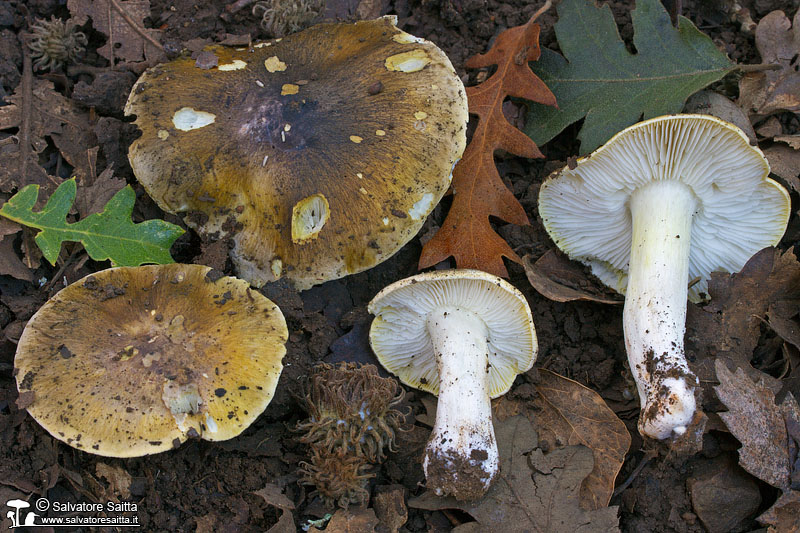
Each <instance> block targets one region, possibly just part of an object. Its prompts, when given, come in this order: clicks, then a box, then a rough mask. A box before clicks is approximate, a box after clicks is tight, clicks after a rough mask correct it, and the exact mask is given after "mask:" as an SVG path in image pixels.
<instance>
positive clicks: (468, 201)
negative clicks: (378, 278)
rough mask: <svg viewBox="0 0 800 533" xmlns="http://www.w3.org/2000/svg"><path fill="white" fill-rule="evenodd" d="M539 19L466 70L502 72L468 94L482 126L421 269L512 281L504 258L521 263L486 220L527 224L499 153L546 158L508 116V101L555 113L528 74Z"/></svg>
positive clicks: (456, 175) (502, 38) (508, 34)
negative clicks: (448, 267) (440, 267)
mask: <svg viewBox="0 0 800 533" xmlns="http://www.w3.org/2000/svg"><path fill="white" fill-rule="evenodd" d="M537 15H538V13H537V14H534V16H533V17H531V19H530V20H529V21H528V22H527V23H526V24H523V25H522V26H516V27H513V28H510V29H507V30H505V31H503V32H502V33H501V34H500V35H498V36H497V39H496V40H495V43H494V45H493V46H492V48H491V49H490V50H489V51H488V52H487V53H486V54H480V55H476V56H473V57H471V58H469V59H468V60H467V62H466V66H467V67H468V68H481V67H490V66H492V65H497V70H496V71H495V72H494V74H492V75H491V76H490V77H489V78H488V79H487V80H486V81H484V82H483V83H481V84H480V85H477V86H475V87H467V89H466V91H467V99H468V100H469V112H470V113H471V114H474V115H478V126H477V127H476V128H475V133H474V134H473V135H472V140H471V141H470V143H469V145H467V148H466V150H465V151H464V155H463V157H462V158H461V160H460V161H459V162H458V163H457V164H456V166H455V168H454V169H453V182H452V184H453V204H452V206H451V207H450V211H449V212H448V213H447V218H446V219H445V221H444V223H443V224H442V227H441V228H440V229H439V231H437V232H436V234H435V235H434V236H433V238H432V239H431V240H429V241H428V242H427V243H425V245H424V246H423V247H422V255H421V256H420V259H419V268H426V267H429V266H433V265H435V264H437V263H439V262H441V261H443V260H445V259H447V258H448V257H450V256H453V257H455V260H456V264H457V265H458V267H459V268H477V269H480V270H484V271H486V272H490V273H492V274H496V275H498V276H505V277H507V276H508V271H507V270H506V267H505V265H504V264H503V257H507V258H509V259H511V260H513V261H516V262H519V261H520V259H519V257H518V256H517V254H516V253H514V251H513V250H512V249H511V247H510V246H509V245H508V243H506V242H505V241H504V240H503V239H502V238H501V237H500V236H499V235H498V234H497V233H495V231H494V230H493V229H492V225H491V224H490V223H489V217H497V218H499V219H502V220H505V221H506V222H511V223H512V224H519V225H526V224H528V217H527V215H526V214H525V209H523V207H522V205H521V204H520V203H519V201H518V200H517V199H516V198H515V197H514V195H513V194H512V192H511V191H510V190H508V189H507V188H506V186H505V184H503V181H502V179H500V174H499V173H498V171H497V167H496V166H495V163H494V153H495V152H496V151H498V150H505V151H507V152H510V153H512V154H515V155H518V156H522V157H543V156H542V153H541V152H540V151H539V148H538V147H537V146H536V144H534V142H533V141H531V140H530V139H529V138H528V137H526V136H525V135H524V134H523V133H522V132H521V131H519V130H518V129H516V128H514V127H513V126H512V125H511V124H510V123H509V122H508V120H507V119H506V118H505V116H504V115H503V101H504V100H505V99H506V98H507V97H509V96H510V97H515V98H525V99H526V100H530V101H534V102H539V103H541V104H544V105H549V106H554V105H556V101H555V97H554V96H553V94H552V93H551V92H550V90H549V89H548V88H547V86H545V84H544V83H542V81H541V80H540V79H539V78H537V77H536V76H535V75H534V74H533V72H531V69H530V67H529V66H528V61H536V60H537V59H538V58H539V54H540V48H539V31H540V27H539V25H538V24H536V22H535V20H536V17H537Z"/></svg>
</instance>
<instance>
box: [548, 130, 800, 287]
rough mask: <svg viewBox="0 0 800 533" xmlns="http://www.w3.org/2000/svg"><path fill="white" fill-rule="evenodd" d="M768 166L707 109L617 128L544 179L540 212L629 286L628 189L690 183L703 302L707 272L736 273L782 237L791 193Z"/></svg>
mask: <svg viewBox="0 0 800 533" xmlns="http://www.w3.org/2000/svg"><path fill="white" fill-rule="evenodd" d="M768 175H769V164H768V163H767V160H766V159H765V158H764V156H763V154H762V153H761V150H759V149H758V148H756V147H754V146H751V145H750V143H749V141H748V139H747V136H746V135H745V134H744V133H743V132H742V131H741V130H740V129H739V128H737V127H736V126H733V125H732V124H728V123H727V122H724V121H722V120H720V119H717V118H715V117H712V116H708V115H674V116H663V117H658V118H654V119H651V120H646V121H644V122H640V123H639V124H635V125H633V126H631V127H630V128H627V129H625V130H623V131H621V132H620V133H618V134H617V135H615V136H614V137H613V138H612V139H611V140H610V141H608V142H607V143H606V144H605V145H604V146H602V147H601V148H599V149H598V150H596V151H595V152H594V153H592V154H591V155H590V156H588V157H585V158H583V159H580V160H579V161H578V163H577V166H575V168H573V169H570V168H564V169H563V170H561V171H559V172H557V173H556V174H554V175H553V176H552V177H551V178H550V179H548V180H547V181H545V183H544V184H543V185H542V188H541V190H540V192H539V213H540V215H541V217H542V220H543V221H544V225H545V228H546V229H547V231H548V233H549V234H550V236H551V237H552V238H553V240H554V241H555V243H556V244H557V245H558V246H559V248H561V249H562V250H563V251H564V252H566V253H567V254H568V255H569V256H570V257H571V258H572V259H576V260H578V261H581V262H582V263H585V264H587V265H589V266H590V267H591V268H592V272H593V273H594V274H595V275H596V276H597V277H599V278H600V279H601V280H602V281H603V282H604V283H605V284H606V285H608V286H610V287H612V288H613V289H615V290H617V291H618V292H620V293H622V294H624V293H625V288H626V286H627V273H628V262H629V258H630V252H631V232H632V227H631V216H630V211H629V209H628V199H629V197H630V195H631V193H632V192H633V191H634V190H635V189H637V188H638V187H641V186H642V185H645V184H647V183H648V182H650V181H657V180H677V181H681V182H683V183H685V184H686V185H688V186H689V187H690V188H691V190H692V192H693V194H694V196H695V197H696V199H697V204H698V208H697V211H696V212H695V213H694V217H693V222H692V233H691V251H690V255H689V280H694V279H697V278H699V280H700V281H699V282H698V283H696V284H695V285H693V286H692V287H691V288H690V289H689V299H690V300H692V301H694V302H697V301H700V300H701V299H702V298H703V296H704V294H705V292H706V289H707V281H706V280H707V279H708V277H709V274H710V273H711V272H714V271H725V272H737V271H739V270H740V269H741V268H742V267H743V266H744V264H745V263H746V262H747V260H748V259H749V258H750V257H751V256H752V255H753V254H754V253H755V252H756V251H758V250H760V249H762V248H765V247H767V246H773V245H775V244H777V243H778V241H780V239H781V237H782V236H783V233H784V231H785V230H786V224H787V222H788V220H789V210H790V200H789V194H788V193H787V192H786V190H785V189H784V188H783V187H782V186H780V185H779V184H778V183H776V182H775V181H773V180H771V179H769V178H768V177H767V176H768ZM689 280H687V282H688V281H689Z"/></svg>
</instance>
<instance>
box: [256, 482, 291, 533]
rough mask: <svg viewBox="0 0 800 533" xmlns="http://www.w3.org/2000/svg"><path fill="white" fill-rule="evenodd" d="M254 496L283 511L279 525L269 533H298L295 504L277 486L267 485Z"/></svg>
mask: <svg viewBox="0 0 800 533" xmlns="http://www.w3.org/2000/svg"><path fill="white" fill-rule="evenodd" d="M253 494H256V495H258V496H261V497H262V498H264V501H265V502H267V504H268V505H271V506H273V507H277V508H278V509H280V510H281V511H282V512H281V517H280V518H279V519H278V523H277V524H275V525H274V526H272V527H271V528H269V529H268V530H267V533H294V532H295V531H297V530H296V528H295V524H294V517H293V516H292V510H293V509H294V503H292V500H290V499H289V498H287V497H286V495H284V494H283V491H282V490H281V489H280V488H279V487H278V486H277V485H275V484H274V483H267V484H266V486H265V487H264V488H263V489H261V490H257V491H255V492H253Z"/></svg>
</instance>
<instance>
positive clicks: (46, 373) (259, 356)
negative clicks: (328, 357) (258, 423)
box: [14, 264, 288, 457]
mask: <svg viewBox="0 0 800 533" xmlns="http://www.w3.org/2000/svg"><path fill="white" fill-rule="evenodd" d="M287 336H288V333H287V329H286V322H285V321H284V319H283V315H282V314H281V312H280V310H279V309H278V308H277V306H275V304H273V303H272V302H270V301H269V300H268V299H267V298H265V297H264V296H262V295H261V294H259V293H258V292H255V291H253V290H251V289H250V287H249V285H248V284H247V282H245V281H243V280H239V279H236V278H231V277H222V276H221V275H215V272H213V271H211V269H209V268H208V267H204V266H200V265H180V264H171V265H151V266H142V267H119V268H111V269H108V270H103V271H101V272H98V273H96V274H92V275H90V276H87V277H85V278H83V279H82V280H79V281H77V282H75V283H73V284H71V285H69V286H68V287H66V288H65V289H63V290H62V291H61V292H59V293H58V294H56V295H55V296H53V297H52V298H51V299H50V300H48V301H47V302H46V303H45V304H44V305H43V306H42V307H41V309H39V311H37V312H36V314H35V315H33V317H32V318H31V319H30V321H29V322H28V324H27V326H26V327H25V331H24V332H23V333H22V336H21V338H20V340H19V344H18V346H17V355H16V359H15V362H14V364H15V366H16V378H17V386H18V388H19V390H20V392H21V393H22V392H28V391H30V392H33V403H32V404H31V405H30V406H28V412H29V413H30V414H31V416H33V418H34V419H36V421H37V422H39V424H41V425H42V426H43V427H44V428H45V429H46V430H47V431H49V432H50V434H51V435H53V436H54V437H55V438H57V439H59V440H62V441H64V442H66V443H67V444H69V445H70V446H73V447H75V448H78V449H80V450H83V451H86V452H90V453H95V454H98V455H105V456H109V457H136V456H141V455H147V454H151V453H157V452H162V451H165V450H169V449H171V448H173V447H175V446H177V445H179V444H180V443H181V442H183V441H185V440H186V439H187V438H188V437H190V436H199V437H201V438H203V439H206V440H213V441H218V440H226V439H230V438H232V437H235V436H236V435H238V434H239V433H241V432H242V431H243V430H244V429H245V428H247V427H248V426H249V425H250V424H251V423H252V422H253V421H254V420H255V419H256V417H257V416H258V415H259V414H261V412H263V411H264V409H265V408H266V406H267V405H268V404H269V402H270V400H271V399H272V395H273V393H274V391H275V386H276V385H277V382H278V377H279V376H280V374H281V370H282V368H283V367H282V363H281V360H282V359H283V355H284V353H285V352H286V349H285V347H284V344H285V343H286V339H287Z"/></svg>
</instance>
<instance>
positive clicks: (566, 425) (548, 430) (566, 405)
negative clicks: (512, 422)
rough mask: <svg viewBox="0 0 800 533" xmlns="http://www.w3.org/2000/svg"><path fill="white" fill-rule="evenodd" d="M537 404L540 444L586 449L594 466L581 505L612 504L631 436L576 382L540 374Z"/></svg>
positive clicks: (584, 483)
mask: <svg viewBox="0 0 800 533" xmlns="http://www.w3.org/2000/svg"><path fill="white" fill-rule="evenodd" d="M534 386H535V387H536V390H537V391H538V392H539V394H538V395H537V396H536V398H535V399H534V400H533V408H534V410H535V412H536V422H537V423H538V429H539V440H540V441H542V442H545V441H546V442H548V443H549V449H553V448H555V447H557V446H567V445H575V444H583V445H584V446H586V447H587V448H588V449H589V450H591V451H592V455H593V456H594V466H593V468H592V471H591V472H590V473H589V475H587V476H586V477H585V479H583V481H582V483H581V490H580V497H581V498H580V499H581V504H582V505H583V506H584V507H585V508H587V509H600V508H602V507H605V506H607V505H608V502H609V501H610V500H611V495H612V494H613V492H614V481H615V480H616V478H617V474H618V473H619V470H620V468H622V463H623V462H624V461H625V454H626V453H628V448H629V447H630V445H631V435H630V433H629V432H628V429H627V428H626V427H625V424H624V423H623V422H622V420H620V419H619V418H618V417H617V415H616V414H614V411H612V410H611V409H610V408H609V407H608V406H607V405H606V403H605V402H604V401H603V399H602V398H601V397H600V395H599V394H597V393H596V392H594V391H593V390H591V389H589V388H587V387H584V386H583V385H581V384H580V383H578V382H576V381H572V380H571V379H567V378H565V377H562V376H559V375H558V374H555V373H553V372H550V371H549V370H545V369H539V379H538V381H536V382H535V383H534Z"/></svg>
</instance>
